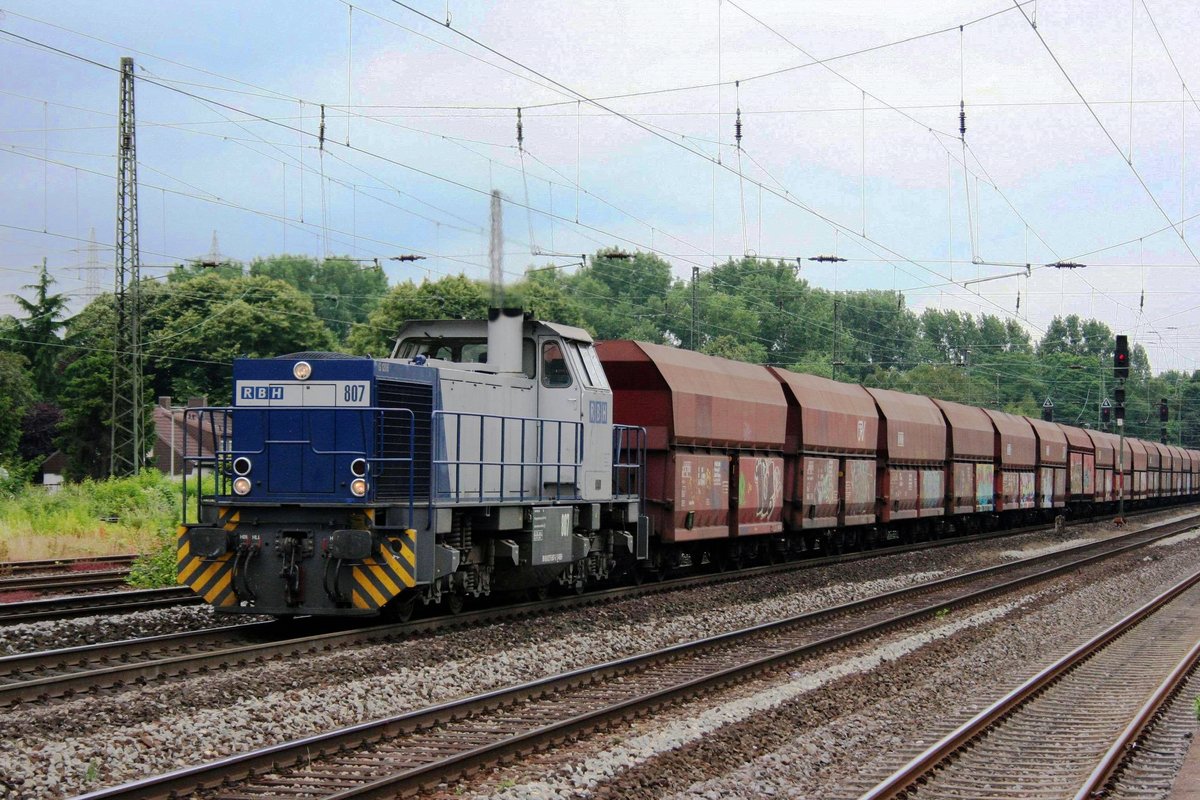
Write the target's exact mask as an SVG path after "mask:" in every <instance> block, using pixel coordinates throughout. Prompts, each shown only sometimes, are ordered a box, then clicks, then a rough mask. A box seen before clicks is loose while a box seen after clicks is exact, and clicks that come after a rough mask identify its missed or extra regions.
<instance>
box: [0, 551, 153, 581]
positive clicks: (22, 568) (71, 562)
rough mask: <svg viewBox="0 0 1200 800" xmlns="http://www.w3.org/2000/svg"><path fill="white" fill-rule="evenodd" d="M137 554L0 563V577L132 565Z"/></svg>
mask: <svg viewBox="0 0 1200 800" xmlns="http://www.w3.org/2000/svg"><path fill="white" fill-rule="evenodd" d="M137 558H138V555H137V553H117V554H114V555H106V556H71V557H68V558H39V559H32V560H27V561H3V562H0V576H4V577H7V576H10V575H17V574H20V573H29V572H46V571H49V570H72V569H77V568H79V567H88V566H90V565H92V564H132V563H133V562H134V561H135V560H136V559H137Z"/></svg>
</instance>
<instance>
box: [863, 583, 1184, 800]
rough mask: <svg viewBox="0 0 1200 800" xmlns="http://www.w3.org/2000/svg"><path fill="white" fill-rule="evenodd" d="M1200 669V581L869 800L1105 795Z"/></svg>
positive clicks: (933, 751)
mask: <svg viewBox="0 0 1200 800" xmlns="http://www.w3.org/2000/svg"><path fill="white" fill-rule="evenodd" d="M1198 660H1200V572H1198V573H1196V574H1194V575H1192V576H1190V577H1188V578H1187V579H1185V580H1183V581H1181V582H1180V583H1178V584H1176V585H1175V586H1173V587H1171V588H1170V589H1168V590H1167V591H1166V592H1163V593H1162V594H1161V595H1159V596H1158V597H1156V598H1155V599H1153V600H1151V601H1150V602H1149V603H1147V604H1146V605H1144V606H1142V607H1141V608H1139V609H1137V610H1136V611H1134V612H1133V613H1131V614H1129V615H1128V616H1126V617H1124V618H1123V619H1121V620H1120V621H1118V622H1117V623H1116V624H1114V625H1113V626H1111V627H1109V628H1108V629H1106V630H1105V631H1103V632H1101V633H1100V634H1098V635H1097V636H1095V637H1093V638H1092V639H1091V640H1090V641H1088V642H1086V643H1084V644H1083V645H1081V646H1079V647H1078V648H1076V649H1075V650H1073V651H1072V652H1070V653H1068V654H1067V655H1066V656H1064V657H1063V658H1061V659H1059V660H1058V661H1057V662H1055V663H1054V664H1051V665H1050V666H1048V667H1046V668H1045V669H1043V670H1042V671H1041V672H1039V673H1038V674H1037V675H1035V676H1033V677H1032V678H1030V679H1029V680H1028V681H1026V682H1025V683H1024V684H1022V685H1021V686H1020V687H1018V688H1017V689H1015V690H1013V691H1012V692H1010V693H1009V694H1007V695H1005V696H1004V697H1003V698H1001V699H1000V700H998V701H997V702H996V703H994V704H992V705H991V706H989V707H988V708H986V709H984V710H983V711H982V712H980V713H979V714H977V715H976V716H975V717H973V718H972V719H970V720H969V721H968V722H966V723H965V724H963V725H962V726H960V727H959V728H957V729H955V730H954V731H952V732H951V733H950V734H948V735H947V736H945V737H943V738H942V739H941V740H940V741H938V742H937V743H936V744H935V745H933V746H932V747H930V748H928V749H927V750H925V751H924V752H922V753H920V754H919V755H918V756H916V757H915V758H913V759H912V760H911V761H909V762H908V763H907V764H906V765H905V766H904V767H903V768H901V769H900V770H898V771H896V772H895V773H893V774H892V775H891V776H889V777H888V778H887V779H886V780H884V781H883V782H882V783H880V784H878V785H877V786H875V787H874V788H872V789H870V790H869V791H867V792H865V793H864V794H863V795H862V796H861V797H860V800H890V798H897V797H917V798H931V799H933V798H947V799H951V798H952V799H953V800H958V799H959V798H974V797H997V796H1004V797H1022V798H1029V799H1030V800H1037V798H1047V800H1049V799H1050V798H1055V799H1056V800H1057V799H1058V798H1070V797H1073V798H1074V799H1075V800H1087V798H1092V797H1099V796H1107V795H1103V794H1102V793H1103V792H1105V790H1106V788H1107V787H1108V784H1109V782H1110V780H1111V778H1112V776H1113V775H1114V773H1115V772H1116V771H1117V770H1118V768H1120V767H1121V766H1122V764H1123V762H1124V760H1125V758H1126V757H1127V755H1128V754H1129V753H1130V752H1131V749H1132V747H1133V746H1134V745H1135V744H1136V743H1137V741H1138V739H1139V738H1140V736H1141V735H1142V733H1143V731H1144V730H1145V729H1146V728H1147V726H1148V725H1149V724H1150V723H1151V722H1152V721H1153V720H1154V719H1155V717H1156V716H1157V715H1158V714H1159V712H1160V710H1161V709H1162V707H1163V705H1164V704H1165V703H1166V702H1167V701H1168V700H1170V699H1171V698H1172V697H1173V696H1174V695H1175V694H1176V692H1177V690H1178V689H1179V687H1180V685H1181V683H1182V682H1183V680H1184V679H1186V678H1187V676H1188V675H1189V674H1190V673H1191V672H1192V670H1193V669H1194V668H1195V666H1196V664H1197V661H1198Z"/></svg>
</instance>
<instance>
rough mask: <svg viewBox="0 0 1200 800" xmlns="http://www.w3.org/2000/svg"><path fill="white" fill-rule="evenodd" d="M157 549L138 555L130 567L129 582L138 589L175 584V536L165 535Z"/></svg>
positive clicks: (159, 587)
mask: <svg viewBox="0 0 1200 800" xmlns="http://www.w3.org/2000/svg"><path fill="white" fill-rule="evenodd" d="M164 539H165V541H163V542H162V544H161V545H160V546H159V548H158V549H157V550H155V551H154V552H151V553H146V554H144V555H141V556H139V557H138V560H137V561H135V562H133V566H132V567H130V569H129V578H128V580H127V583H128V584H129V585H130V586H134V587H136V588H138V589H161V588H163V587H164V586H174V585H175V537H174V536H173V535H172V536H167V537H164Z"/></svg>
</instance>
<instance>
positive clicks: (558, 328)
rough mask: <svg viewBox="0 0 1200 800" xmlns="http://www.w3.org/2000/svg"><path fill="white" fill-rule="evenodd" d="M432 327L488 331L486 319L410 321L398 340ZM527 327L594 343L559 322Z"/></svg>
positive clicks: (531, 323)
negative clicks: (415, 330)
mask: <svg viewBox="0 0 1200 800" xmlns="http://www.w3.org/2000/svg"><path fill="white" fill-rule="evenodd" d="M431 325H438V326H443V327H446V326H449V325H455V326H460V327H462V328H464V329H473V328H479V329H480V331H481V332H486V331H487V320H486V319H410V320H408V321H406V322H405V323H404V324H403V325H401V326H400V330H399V331H398V332H397V333H396V338H397V339H399V338H401V337H403V336H404V335H405V334H406V333H409V332H411V331H412V330H413V329H417V330H420V329H421V327H422V326H431ZM525 326H526V327H525V330H526V332H527V333H528V332H530V330H531V328H532V330H534V331H536V330H537V329H538V328H546V329H549V330H551V331H553V332H554V333H557V334H558V335H559V336H561V337H563V338H564V339H571V340H574V341H577V342H591V341H592V335H591V334H590V333H588V332H587V331H585V330H584V329H583V328H576V327H575V326H573V325H562V324H560V323H557V322H544V321H542V320H537V319H529V320H526V321H525Z"/></svg>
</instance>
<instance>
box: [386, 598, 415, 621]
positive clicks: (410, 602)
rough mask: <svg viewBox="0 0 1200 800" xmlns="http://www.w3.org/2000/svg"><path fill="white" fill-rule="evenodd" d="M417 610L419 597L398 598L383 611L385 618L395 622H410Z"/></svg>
mask: <svg viewBox="0 0 1200 800" xmlns="http://www.w3.org/2000/svg"><path fill="white" fill-rule="evenodd" d="M416 608H417V596H416V595H413V596H412V597H406V598H397V599H396V600H393V601H392V602H390V603H388V604H387V605H386V606H385V607H384V609H383V616H384V617H386V618H387V619H389V620H392V621H394V622H408V621H409V620H410V619H412V615H413V611H415V610H416Z"/></svg>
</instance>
